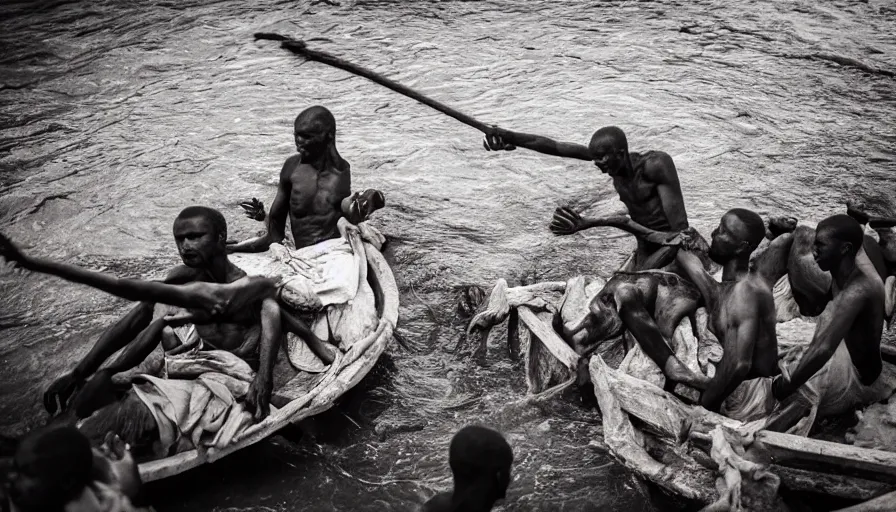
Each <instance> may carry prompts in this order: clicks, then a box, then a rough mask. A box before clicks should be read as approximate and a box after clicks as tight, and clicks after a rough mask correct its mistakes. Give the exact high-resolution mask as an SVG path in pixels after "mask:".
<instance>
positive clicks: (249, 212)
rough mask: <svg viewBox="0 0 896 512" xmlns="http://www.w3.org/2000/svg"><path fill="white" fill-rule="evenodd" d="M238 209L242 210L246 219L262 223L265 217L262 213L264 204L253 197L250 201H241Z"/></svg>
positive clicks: (263, 212)
mask: <svg viewBox="0 0 896 512" xmlns="http://www.w3.org/2000/svg"><path fill="white" fill-rule="evenodd" d="M240 207H241V208H242V209H243V210H244V213H245V214H246V217H249V218H250V219H252V220H257V221H258V222H261V221H263V220H264V218H265V217H266V215H267V214H266V213H265V211H264V203H262V202H261V201H259V200H258V199H257V198H255V197H253V198H252V200H251V201H243V202H242V203H240Z"/></svg>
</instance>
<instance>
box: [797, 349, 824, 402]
mask: <svg viewBox="0 0 896 512" xmlns="http://www.w3.org/2000/svg"><path fill="white" fill-rule="evenodd" d="M834 351H835V350H832V349H830V348H827V347H809V350H807V351H806V353H805V355H803V357H802V359H800V362H799V364H798V365H797V367H796V370H794V371H793V372H792V373H791V374H790V391H791V392H793V391H796V390H797V389H799V388H800V387H801V386H802V385H803V384H805V383H806V382H808V381H809V379H811V378H812V377H813V376H815V374H816V373H818V371H819V370H821V369H822V368H824V365H825V364H826V363H827V362H828V361H829V360H830V359H831V357H832V356H833V355H834Z"/></svg>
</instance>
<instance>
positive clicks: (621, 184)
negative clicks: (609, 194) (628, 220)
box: [613, 173, 657, 206]
mask: <svg viewBox="0 0 896 512" xmlns="http://www.w3.org/2000/svg"><path fill="white" fill-rule="evenodd" d="M613 187H614V188H615V189H616V193H618V194H619V199H620V200H622V202H623V203H625V204H626V205H627V206H631V205H634V206H638V205H642V204H645V203H650V202H653V201H655V200H656V198H657V193H656V184H655V183H652V182H650V181H647V180H645V179H644V178H643V177H642V176H641V175H640V173H636V174H635V176H634V177H632V178H624V177H615V178H613Z"/></svg>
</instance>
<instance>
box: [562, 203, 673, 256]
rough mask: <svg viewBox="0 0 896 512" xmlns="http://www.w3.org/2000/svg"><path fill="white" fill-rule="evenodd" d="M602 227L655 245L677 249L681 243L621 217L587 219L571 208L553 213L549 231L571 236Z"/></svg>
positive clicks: (667, 235) (669, 235)
mask: <svg viewBox="0 0 896 512" xmlns="http://www.w3.org/2000/svg"><path fill="white" fill-rule="evenodd" d="M602 226H607V227H614V228H616V229H621V230H622V231H625V232H626V233H630V234H632V235H635V236H636V237H638V238H641V239H643V240H645V241H647V242H650V243H653V244H656V245H665V246H670V247H678V245H679V244H680V243H681V241H680V237H679V236H678V235H679V234H678V233H665V232H662V231H654V230H652V229H650V228H647V227H644V226H642V225H641V224H638V223H637V222H635V221H633V220H632V219H630V218H628V217H625V216H622V215H613V216H610V217H596V218H588V217H582V216H581V215H579V214H578V213H577V212H576V211H574V210H573V209H571V208H568V207H565V206H561V207H559V208H557V210H556V211H554V218H553V219H552V220H551V231H552V232H553V233H554V234H555V235H571V234H573V233H576V232H578V231H583V230H586V229H591V228H596V227H602Z"/></svg>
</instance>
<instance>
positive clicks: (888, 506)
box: [835, 491, 896, 512]
mask: <svg viewBox="0 0 896 512" xmlns="http://www.w3.org/2000/svg"><path fill="white" fill-rule="evenodd" d="M893 510H896V491H894V492H889V493H887V494H884V495H883V496H878V497H877V498H874V499H873V500H868V501H866V502H865V503H859V504H858V505H853V506H851V507H846V508H841V509H840V510H836V511H835V512H891V511H893Z"/></svg>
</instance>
